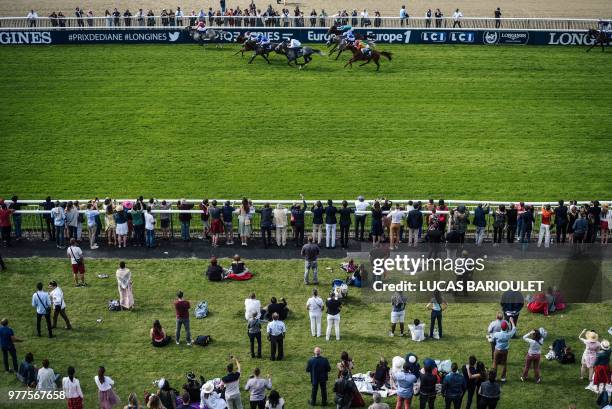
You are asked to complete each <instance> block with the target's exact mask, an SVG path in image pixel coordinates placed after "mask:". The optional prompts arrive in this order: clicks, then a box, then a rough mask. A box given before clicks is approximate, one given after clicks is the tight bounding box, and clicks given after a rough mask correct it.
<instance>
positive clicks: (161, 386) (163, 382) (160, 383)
mask: <svg viewBox="0 0 612 409" xmlns="http://www.w3.org/2000/svg"><path fill="white" fill-rule="evenodd" d="M165 384H166V378H161V379H160V380H159V381H157V387H158V388H159V389H161V388H163V387H164V385H165Z"/></svg>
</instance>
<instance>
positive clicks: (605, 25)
mask: <svg viewBox="0 0 612 409" xmlns="http://www.w3.org/2000/svg"><path fill="white" fill-rule="evenodd" d="M611 23H612V22H610V21H607V20H599V30H600V31H601V32H602V33H605V34H606V36H608V37H609V36H610V29H612V27H610V25H611Z"/></svg>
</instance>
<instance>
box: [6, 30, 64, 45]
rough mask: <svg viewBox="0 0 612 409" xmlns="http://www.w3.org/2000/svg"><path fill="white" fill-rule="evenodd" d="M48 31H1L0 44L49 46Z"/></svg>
mask: <svg viewBox="0 0 612 409" xmlns="http://www.w3.org/2000/svg"><path fill="white" fill-rule="evenodd" d="M51 41H52V40H51V33H50V32H49V31H2V32H0V44H4V45H8V44H51Z"/></svg>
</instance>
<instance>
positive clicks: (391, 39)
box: [366, 30, 411, 44]
mask: <svg viewBox="0 0 612 409" xmlns="http://www.w3.org/2000/svg"><path fill="white" fill-rule="evenodd" d="M410 33H411V32H410V30H408V31H404V32H403V33H397V32H380V31H367V32H366V36H368V38H373V39H374V41H375V42H377V43H389V44H392V43H404V44H407V43H408V42H409V41H410Z"/></svg>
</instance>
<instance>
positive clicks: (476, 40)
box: [0, 27, 594, 46]
mask: <svg viewBox="0 0 612 409" xmlns="http://www.w3.org/2000/svg"><path fill="white" fill-rule="evenodd" d="M213 29H214V30H215V31H216V37H215V39H214V40H210V41H206V42H213V43H214V42H221V43H231V42H235V41H236V39H237V38H238V37H239V36H240V34H244V33H245V32H247V31H250V30H252V31H251V32H252V33H257V34H259V33H263V34H265V35H267V36H268V37H269V38H270V40H271V41H275V42H277V41H282V40H287V39H291V38H296V39H298V40H300V41H301V42H303V43H325V42H326V41H328V40H329V35H328V34H327V29H325V28H279V27H270V28H263V29H262V28H253V29H249V28H246V27H227V28H226V27H223V28H219V29H217V28H213ZM355 32H356V33H359V34H362V35H368V36H369V37H370V38H372V39H373V40H374V41H376V43H378V44H480V45H482V44H485V45H566V46H567V45H592V44H593V41H594V40H593V39H591V38H589V37H588V35H587V33H586V32H583V31H539V30H480V29H459V30H455V29H431V30H429V29H414V30H410V29H356V30H355ZM193 42H194V40H193V39H192V38H191V36H190V35H189V31H188V30H185V29H183V28H179V27H175V28H173V29H144V30H111V29H100V30H49V31H40V30H7V31H0V44H1V45H41V44H42V45H52V44H109V43H118V44H146V43H161V44H185V43H193Z"/></svg>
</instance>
